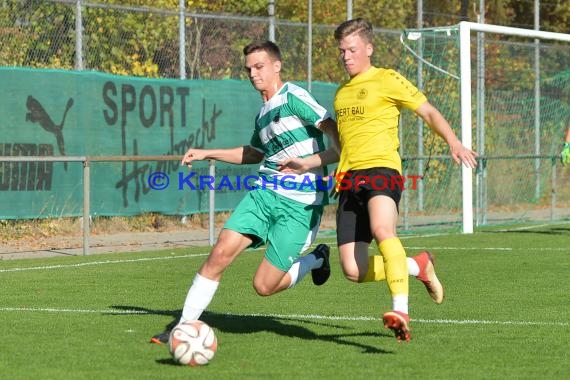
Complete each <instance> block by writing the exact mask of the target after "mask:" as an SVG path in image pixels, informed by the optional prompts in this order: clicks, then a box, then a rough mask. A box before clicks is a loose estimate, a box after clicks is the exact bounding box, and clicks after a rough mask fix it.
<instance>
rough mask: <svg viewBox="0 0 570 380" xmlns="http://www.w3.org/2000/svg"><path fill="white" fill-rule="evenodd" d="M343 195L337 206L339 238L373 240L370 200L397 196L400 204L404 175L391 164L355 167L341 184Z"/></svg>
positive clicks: (343, 239)
mask: <svg viewBox="0 0 570 380" xmlns="http://www.w3.org/2000/svg"><path fill="white" fill-rule="evenodd" d="M338 186H339V188H340V195H339V200H338V208H337V210H336V226H337V227H336V240H337V244H338V245H339V246H340V245H342V244H346V243H353V242H357V241H363V242H367V243H370V242H371V241H372V232H371V230H370V216H369V214H368V201H369V200H370V198H372V197H374V196H376V195H386V196H388V197H390V198H392V199H393V200H394V202H395V203H396V208H398V205H399V204H400V198H401V197H402V188H403V178H402V176H401V175H400V173H399V172H398V171H397V170H394V169H391V168H384V167H382V168H370V169H362V170H351V171H349V172H347V173H346V175H345V176H344V178H343V179H342V180H341V181H340V182H339V184H338Z"/></svg>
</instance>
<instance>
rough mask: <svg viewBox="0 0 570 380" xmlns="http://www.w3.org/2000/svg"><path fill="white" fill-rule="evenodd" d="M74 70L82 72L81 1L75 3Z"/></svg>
mask: <svg viewBox="0 0 570 380" xmlns="http://www.w3.org/2000/svg"><path fill="white" fill-rule="evenodd" d="M75 69H76V70H83V15H82V13H81V0H77V1H76V3H75Z"/></svg>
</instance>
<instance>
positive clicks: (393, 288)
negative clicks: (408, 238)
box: [378, 237, 409, 296]
mask: <svg viewBox="0 0 570 380" xmlns="http://www.w3.org/2000/svg"><path fill="white" fill-rule="evenodd" d="M378 249H379V250H380V253H381V254H382V257H383V258H384V268H385V271H386V282H387V283H388V288H389V289H390V294H392V296H395V295H405V296H408V293H409V288H408V286H409V285H408V263H407V259H406V251H405V250H404V247H403V246H402V243H401V242H400V239H399V238H397V237H393V238H389V239H386V240H384V241H382V242H381V243H380V244H379V245H378Z"/></svg>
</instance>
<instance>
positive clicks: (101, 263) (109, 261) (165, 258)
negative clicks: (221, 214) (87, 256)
mask: <svg viewBox="0 0 570 380" xmlns="http://www.w3.org/2000/svg"><path fill="white" fill-rule="evenodd" d="M208 254H209V253H196V254H191V255H180V256H160V257H143V258H140V259H128V260H103V261H91V262H88V263H78V264H58V265H43V266H37V267H16V268H6V269H0V273H5V272H24V271H30V270H49V269H63V268H81V267H88V266H97V265H107V264H124V263H137V262H145V261H157V260H174V259H187V258H194V257H204V256H208Z"/></svg>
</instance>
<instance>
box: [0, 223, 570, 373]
mask: <svg viewBox="0 0 570 380" xmlns="http://www.w3.org/2000/svg"><path fill="white" fill-rule="evenodd" d="M402 241H403V243H404V246H405V247H406V248H407V251H408V255H413V254H414V253H416V252H418V251H420V250H422V249H429V250H431V251H433V252H434V253H436V260H437V261H436V269H437V272H438V275H439V277H440V278H441V280H442V282H443V283H444V286H445V288H446V299H445V301H444V303H443V304H442V305H436V304H434V303H433V302H432V301H431V299H430V298H429V296H428V295H427V293H426V291H425V289H424V288H423V286H422V284H421V283H419V282H418V281H416V280H414V279H410V315H411V318H412V322H411V328H412V341H411V342H410V343H398V342H397V341H396V339H395V338H394V337H393V335H392V334H391V332H390V331H388V330H385V329H384V328H383V327H382V321H381V315H382V313H383V312H385V311H387V310H389V308H390V297H389V295H388V290H387V287H386V284H385V283H367V284H354V283H351V282H349V281H347V280H345V279H344V278H343V276H342V273H341V271H340V266H339V263H338V257H337V251H336V250H335V249H333V250H332V255H331V266H332V270H333V273H332V275H331V278H330V280H329V281H328V282H327V283H326V284H325V285H323V286H321V287H315V286H314V285H312V282H311V280H310V277H308V278H306V279H305V280H304V281H303V282H302V283H301V284H299V285H298V286H296V287H295V288H293V289H289V290H287V291H285V292H282V293H280V294H277V295H274V296H271V297H267V298H262V297H259V296H257V295H256V294H255V292H254V290H253V288H252V286H251V278H252V276H253V274H254V272H255V268H256V267H257V265H258V263H259V261H260V259H261V255H262V251H247V252H245V253H244V254H242V255H241V256H240V257H239V258H238V259H237V260H236V262H235V263H234V264H233V265H232V266H231V267H230V268H229V269H228V270H227V272H226V274H225V275H224V278H223V279H222V282H221V285H220V287H219V290H218V293H217V294H216V297H215V298H214V300H213V302H212V304H211V305H210V308H209V310H208V311H207V312H206V313H204V315H203V318H202V319H203V320H204V321H206V322H207V323H209V324H210V325H211V326H212V327H213V328H214V330H215V332H216V335H217V337H218V343H219V348H218V351H217V353H216V356H215V357H214V359H213V360H212V362H211V363H210V364H209V365H208V366H205V367H199V368H188V367H183V366H179V365H176V364H174V363H173V361H172V360H171V358H170V354H169V353H168V349H167V347H165V346H157V345H153V344H150V343H148V341H149V338H150V337H151V336H152V335H153V334H155V333H157V332H160V331H162V329H163V328H164V327H165V326H166V325H167V324H168V323H170V322H171V321H173V320H174V319H175V318H177V316H178V314H179V313H180V309H181V307H182V304H183V302H184V298H185V296H186V292H187V290H188V286H189V285H190V283H191V281H192V278H193V276H194V273H195V272H196V270H197V269H198V267H199V266H200V264H201V263H202V261H203V260H204V259H205V257H206V255H207V253H208V249H207V248H191V249H184V250H168V251H157V252H145V253H125V254H109V255H96V256H86V257H68V258H51V259H33V260H29V259H28V260H7V261H1V262H0V282H1V284H2V296H1V297H0V324H1V326H2V327H3V329H2V336H3V339H2V354H1V355H0V373H1V374H2V377H3V378H6V379H32V378H42V379H74V380H75V379H89V380H91V379H188V378H200V379H271V380H278V379H287V380H289V379H328V380H330V379H351V380H356V379H363V380H370V379H381V378H392V379H418V378H426V379H538V378H541V379H558V378H566V377H568V376H569V375H570V364H569V363H570V350H569V349H568V342H570V276H569V273H570V224H559V225H549V226H526V227H524V226H517V227H516V228H511V229H508V228H503V229H501V228H493V229H485V230H481V231H477V232H476V233H475V234H473V235H458V234H449V235H447V234H439V235H435V234H434V235H423V236H419V235H410V236H404V237H403V238H402ZM318 242H326V239H320V240H319V241H318ZM330 242H331V245H332V246H333V247H334V246H335V245H334V243H332V241H330Z"/></svg>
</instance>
